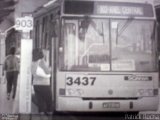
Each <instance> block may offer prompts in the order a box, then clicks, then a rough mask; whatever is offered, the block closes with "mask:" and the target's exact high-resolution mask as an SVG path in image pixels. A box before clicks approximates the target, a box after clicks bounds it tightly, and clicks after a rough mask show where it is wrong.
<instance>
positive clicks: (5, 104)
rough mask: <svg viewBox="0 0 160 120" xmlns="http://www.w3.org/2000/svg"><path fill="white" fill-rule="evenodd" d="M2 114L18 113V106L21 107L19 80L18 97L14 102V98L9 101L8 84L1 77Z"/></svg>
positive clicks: (0, 97)
mask: <svg viewBox="0 0 160 120" xmlns="http://www.w3.org/2000/svg"><path fill="white" fill-rule="evenodd" d="M0 81H2V82H1V83H0V114H1V113H5V114H7V113H9V114H16V113H18V111H19V110H18V108H19V107H18V106H19V97H18V96H19V79H18V81H17V92H16V97H15V99H14V100H13V99H12V97H11V98H10V100H7V92H6V82H5V83H4V81H3V80H2V78H1V77H0Z"/></svg>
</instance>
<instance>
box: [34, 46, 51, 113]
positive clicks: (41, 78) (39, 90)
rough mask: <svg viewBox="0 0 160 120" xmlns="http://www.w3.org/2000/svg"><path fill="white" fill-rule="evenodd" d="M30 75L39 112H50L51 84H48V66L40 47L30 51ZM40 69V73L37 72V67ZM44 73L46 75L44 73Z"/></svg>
mask: <svg viewBox="0 0 160 120" xmlns="http://www.w3.org/2000/svg"><path fill="white" fill-rule="evenodd" d="M32 56H33V62H32V75H33V87H34V91H35V97H36V99H37V102H38V103H37V104H38V111H39V113H44V114H47V113H48V112H51V106H52V98H51V86H50V72H51V71H50V68H49V67H48V66H47V65H46V62H45V60H44V55H43V51H42V50H41V49H38V48H36V49H34V50H33V52H32ZM39 68H40V69H41V74H43V75H40V73H38V69H39ZM44 74H46V76H45V75H44Z"/></svg>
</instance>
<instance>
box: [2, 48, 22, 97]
mask: <svg viewBox="0 0 160 120" xmlns="http://www.w3.org/2000/svg"><path fill="white" fill-rule="evenodd" d="M15 53H16V48H15V47H11V49H10V50H9V55H8V56H7V57H6V59H5V61H4V66H3V74H4V71H5V72H6V79H7V99H8V100H9V99H10V95H11V92H12V86H13V95H12V98H13V99H14V98H15V96H16V89H17V78H18V73H19V58H18V57H17V56H16V55H15Z"/></svg>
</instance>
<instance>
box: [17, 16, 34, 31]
mask: <svg viewBox="0 0 160 120" xmlns="http://www.w3.org/2000/svg"><path fill="white" fill-rule="evenodd" d="M15 23H16V24H15V29H16V30H21V31H27V32H28V31H31V30H33V18H32V17H30V16H25V17H21V18H16V21H15Z"/></svg>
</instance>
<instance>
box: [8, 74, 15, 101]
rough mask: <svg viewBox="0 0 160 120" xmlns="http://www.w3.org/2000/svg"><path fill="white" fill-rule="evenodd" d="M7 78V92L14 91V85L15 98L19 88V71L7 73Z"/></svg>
mask: <svg viewBox="0 0 160 120" xmlns="http://www.w3.org/2000/svg"><path fill="white" fill-rule="evenodd" d="M6 78H7V93H8V94H10V93H11V91H12V86H13V96H12V98H13V99H14V98H15V95H16V90H17V78H18V71H11V72H7V73H6Z"/></svg>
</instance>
